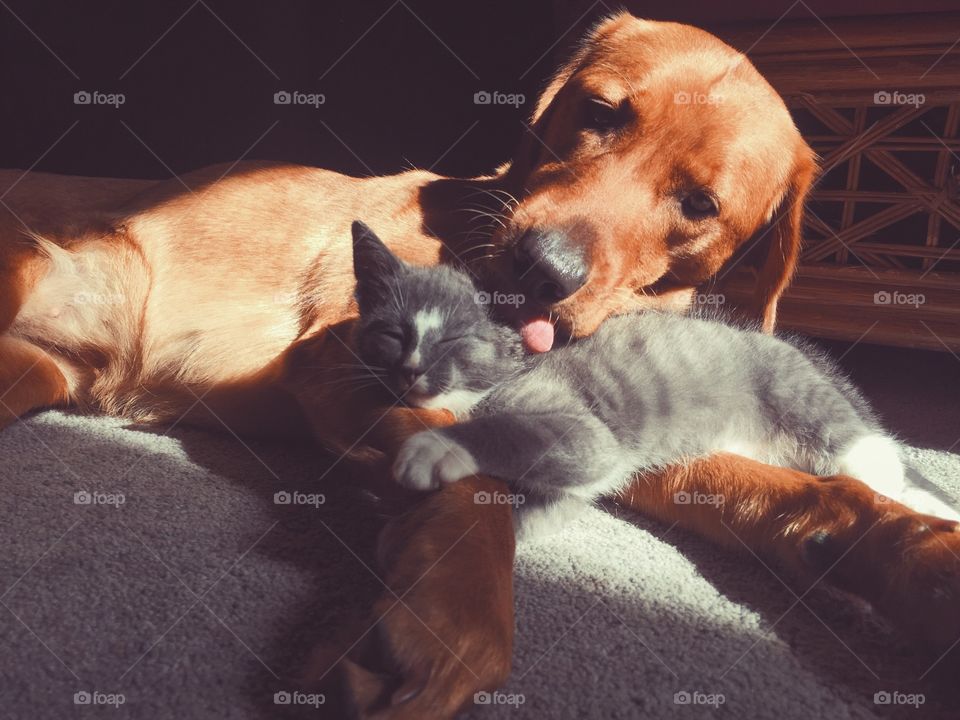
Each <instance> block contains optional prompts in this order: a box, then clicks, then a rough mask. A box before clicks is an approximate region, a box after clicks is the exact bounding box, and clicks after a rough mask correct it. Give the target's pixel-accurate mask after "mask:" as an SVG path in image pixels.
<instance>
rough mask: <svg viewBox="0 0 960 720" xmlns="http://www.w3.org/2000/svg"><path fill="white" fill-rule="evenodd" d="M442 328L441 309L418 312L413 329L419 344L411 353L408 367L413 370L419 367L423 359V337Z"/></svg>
mask: <svg viewBox="0 0 960 720" xmlns="http://www.w3.org/2000/svg"><path fill="white" fill-rule="evenodd" d="M441 327H443V313H441V312H440V308H430V309H429V310H417V312H416V314H415V315H414V316H413V328H414V330H416V331H417V344H416V345H415V346H414V348H413V352H412V353H410V357H409V359H408V360H407V362H406V364H407V365H409V366H410V367H412V368H416V367H419V365H420V361H421V359H422V358H421V355H420V341H421V340H423V336H424V335H426V334H427V333H428V332H430V331H431V330H439V329H440V328H441Z"/></svg>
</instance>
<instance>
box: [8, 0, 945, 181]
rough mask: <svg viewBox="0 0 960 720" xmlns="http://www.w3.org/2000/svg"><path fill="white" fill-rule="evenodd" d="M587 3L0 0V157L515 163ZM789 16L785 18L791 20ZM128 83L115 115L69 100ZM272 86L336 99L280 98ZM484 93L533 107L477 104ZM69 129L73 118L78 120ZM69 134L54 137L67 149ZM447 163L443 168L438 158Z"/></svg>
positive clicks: (728, 11)
mask: <svg viewBox="0 0 960 720" xmlns="http://www.w3.org/2000/svg"><path fill="white" fill-rule="evenodd" d="M628 4H629V6H630V9H631V10H632V11H633V12H634V13H635V14H638V15H641V16H647V17H655V18H659V19H675V20H683V21H686V22H692V23H695V24H699V25H702V26H705V27H708V28H713V29H716V28H717V26H718V25H723V24H726V23H731V22H742V21H747V22H749V21H754V22H758V23H760V27H759V29H758V33H759V32H761V31H762V30H763V28H765V27H769V25H770V24H771V23H772V22H773V21H775V20H776V19H777V18H780V17H781V16H782V15H784V13H787V15H786V17H787V18H803V17H807V18H809V17H810V10H808V9H807V6H809V7H810V8H812V9H813V10H815V11H816V12H817V14H818V15H820V16H823V17H831V16H837V15H849V14H853V13H864V12H869V13H872V14H873V13H881V12H891V11H896V10H900V11H903V10H904V9H906V10H908V11H911V12H916V11H919V10H921V9H927V10H931V9H932V10H935V9H947V8H948V7H949V6H951V4H952V5H955V0H954V1H953V2H951V0H926V2H925V3H921V5H924V7H919V6H918V5H917V3H914V4H912V5H911V6H910V7H908V8H906V7H905V3H904V2H902V0H883V1H882V2H878V3H872V4H871V6H870V8H869V9H868V8H865V7H863V6H862V4H861V3H856V2H853V1H852V0H845V2H840V3H837V2H835V1H827V0H819V1H818V0H810V2H808V3H807V4H806V6H805V5H803V4H798V3H796V2H794V1H793V0H744V1H742V2H734V3H723V4H719V3H713V2H705V1H703V0H697V1H696V2H631V3H628ZM617 7H619V5H617V4H614V3H605V2H593V3H592V4H591V2H589V1H588V0H508V1H505V0H489V1H486V2H453V1H450V0H446V1H443V2H437V1H425V0H403V2H397V1H396V0H361V1H357V2H351V3H337V2H317V1H310V0H280V1H279V2H248V1H243V0H202V1H201V0H171V1H169V2H153V3H142V2H131V1H130V0H108V1H103V0H95V1H93V2H77V1H76V0H74V1H72V2H62V1H55V2H54V1H50V0H4V3H3V4H0V67H2V68H3V72H2V76H0V93H2V105H0V127H2V129H3V137H4V138H5V140H4V141H3V142H2V143H0V167H18V168H24V169H26V168H30V167H34V169H36V170H45V171H51V172H62V173H69V174H85V175H105V176H116V177H149V178H163V177H168V176H169V175H170V173H171V172H176V173H178V174H179V173H182V172H185V171H187V170H191V169H194V168H197V167H200V166H203V165H207V164H210V163H214V162H234V161H235V160H237V159H239V158H241V157H247V158H258V159H273V160H286V161H294V162H299V163H304V164H311V165H319V166H323V167H329V168H333V169H337V170H340V171H344V172H348V173H352V174H360V175H366V174H371V173H390V172H396V171H398V170H400V169H401V168H403V167H404V166H408V165H410V164H412V165H416V166H418V167H431V166H434V165H435V164H436V169H437V170H438V171H440V172H444V173H449V174H476V173H481V172H486V171H489V170H490V169H492V168H493V167H495V166H496V165H497V164H499V163H500V162H502V161H504V160H506V159H507V158H508V157H509V156H510V155H511V152H512V150H513V148H514V146H515V144H516V142H517V140H518V139H519V137H520V135H521V133H522V132H523V128H522V125H521V122H522V120H524V119H525V118H526V117H527V115H528V114H529V112H530V106H531V104H532V102H533V99H534V97H535V96H536V93H537V91H538V89H539V88H540V87H541V86H542V84H543V82H544V81H545V79H546V78H547V77H548V76H549V74H550V72H551V71H552V70H553V69H554V67H555V66H556V64H557V62H558V60H559V59H560V57H561V56H562V55H563V54H564V53H565V52H566V51H567V49H568V48H569V45H570V44H571V43H572V42H573V41H574V40H575V39H576V38H577V37H578V35H579V34H580V33H581V31H582V29H583V27H584V26H585V25H586V24H588V23H589V22H590V21H592V20H593V19H595V18H597V17H598V16H600V15H602V14H604V13H606V12H609V11H610V10H611V9H616V8H617ZM788 10H789V12H787V11H788ZM79 90H87V91H93V90H98V91H100V92H105V93H118V92H119V93H123V94H124V95H125V96H126V102H125V104H124V105H122V106H121V107H120V108H119V109H114V108H113V107H110V106H98V107H97V106H89V105H79V106H78V105H75V104H74V102H73V95H74V93H75V92H77V91H79ZM278 90H300V91H302V92H307V93H323V94H324V95H325V96H326V103H325V104H324V105H322V106H321V107H319V109H314V108H312V107H309V106H299V107H292V106H277V105H274V103H273V94H274V93H275V92H276V91H278ZM479 90H499V91H502V92H506V93H523V94H524V95H525V96H526V98H527V103H526V104H525V105H524V106H522V107H520V108H519V109H516V108H513V107H510V106H489V105H487V106H478V105H475V104H474V102H473V95H474V93H475V92H477V91H479ZM75 122H76V125H74V123H75ZM58 139H59V141H58ZM438 161H439V162H438Z"/></svg>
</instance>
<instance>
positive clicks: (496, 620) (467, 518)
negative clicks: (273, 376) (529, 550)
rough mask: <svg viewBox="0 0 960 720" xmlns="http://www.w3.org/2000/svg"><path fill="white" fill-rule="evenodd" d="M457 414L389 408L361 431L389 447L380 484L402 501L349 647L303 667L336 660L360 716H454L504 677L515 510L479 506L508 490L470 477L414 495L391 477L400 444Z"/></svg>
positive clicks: (395, 719) (394, 501)
mask: <svg viewBox="0 0 960 720" xmlns="http://www.w3.org/2000/svg"><path fill="white" fill-rule="evenodd" d="M452 421H453V416H452V415H450V414H449V413H447V412H446V411H429V410H417V409H412V408H393V409H392V410H390V411H389V412H388V413H387V414H386V415H384V416H382V417H381V418H380V421H379V422H378V423H377V425H376V427H375V429H374V430H372V431H371V432H370V433H369V434H368V435H367V436H366V437H365V440H367V441H371V442H373V443H375V444H376V446H377V447H378V448H380V449H381V450H383V451H384V452H383V456H382V458H383V462H381V463H380V466H379V469H378V471H379V472H380V473H382V474H383V475H384V477H383V478H382V479H381V480H379V481H378V482H379V484H381V485H384V484H390V485H393V486H394V488H395V491H396V492H395V494H394V495H393V496H391V497H390V498H389V501H388V504H391V505H394V506H399V508H398V509H397V510H396V512H397V516H396V517H394V519H392V520H391V521H389V522H388V523H387V525H386V526H385V527H384V529H383V530H382V531H381V534H380V538H379V543H378V565H379V568H378V574H380V576H381V579H382V581H383V583H384V585H385V587H386V591H385V592H384V593H383V594H382V595H381V597H380V598H379V599H378V600H377V602H376V603H375V605H374V608H373V614H372V616H370V617H367V618H364V620H363V621H362V622H360V623H358V624H357V625H356V626H355V630H356V632H355V633H354V636H353V637H348V638H347V640H348V642H347V646H348V648H349V650H348V651H347V652H343V650H335V649H331V648H322V649H320V651H319V652H318V654H317V660H318V662H317V663H315V667H312V668H308V671H307V680H308V682H309V681H311V680H319V679H321V678H323V677H324V676H328V674H332V673H331V671H330V662H329V658H330V657H331V656H332V657H333V659H337V658H339V659H340V660H339V663H338V665H337V667H336V670H335V672H336V673H337V674H338V675H339V677H340V679H341V681H342V687H341V688H340V691H341V693H342V694H343V695H345V696H346V697H345V698H343V699H344V701H345V704H346V705H347V707H349V708H350V710H351V711H352V712H353V713H354V714H355V715H356V716H358V717H362V718H384V719H385V718H390V719H391V720H401V719H403V718H411V719H414V718H415V719H417V720H419V718H426V717H429V718H437V720H442V719H443V718H449V717H453V715H454V714H455V713H456V711H457V710H458V709H459V708H460V707H462V706H463V705H464V704H465V703H467V702H469V701H470V699H471V698H472V697H473V695H474V693H476V692H479V691H481V690H493V689H495V688H496V687H498V686H500V685H501V684H502V683H503V682H504V681H505V680H506V678H507V676H508V675H509V672H510V663H511V656H512V652H513V555H514V534H513V524H512V517H511V511H510V508H509V507H508V506H506V505H496V504H490V503H486V502H484V501H483V498H484V497H487V496H490V495H492V494H494V493H506V492H507V487H506V485H504V484H503V483H501V482H498V481H494V480H491V479H487V478H481V477H472V478H465V479H464V480H462V481H461V482H459V483H456V484H454V485H452V486H450V487H447V488H445V489H443V490H442V491H439V492H433V493H418V492H411V491H406V490H403V489H402V488H400V487H399V486H397V485H396V484H395V483H394V482H393V480H392V478H389V477H387V473H388V471H389V467H390V464H391V461H392V456H393V455H394V454H395V452H396V450H397V449H398V448H399V447H400V445H401V444H402V442H403V440H405V439H407V438H409V437H410V436H412V435H413V434H415V433H417V432H419V431H422V430H423V429H424V428H425V427H437V426H440V425H447V424H450V423H451V422H452ZM371 472H374V470H373V468H372V467H371ZM404 509H405V512H404ZM350 643H353V645H350Z"/></svg>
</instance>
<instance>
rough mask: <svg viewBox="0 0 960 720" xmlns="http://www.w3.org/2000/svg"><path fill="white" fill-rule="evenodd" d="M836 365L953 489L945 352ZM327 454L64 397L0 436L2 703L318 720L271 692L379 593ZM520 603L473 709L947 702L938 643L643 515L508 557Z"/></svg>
mask: <svg viewBox="0 0 960 720" xmlns="http://www.w3.org/2000/svg"><path fill="white" fill-rule="evenodd" d="M833 349H834V350H835V351H836V352H837V354H840V353H841V352H843V348H842V347H839V346H837V347H835V348H833ZM844 364H846V365H848V366H849V368H850V369H851V371H852V372H853V374H854V375H855V377H856V379H857V380H858V381H859V382H860V383H861V384H862V385H863V386H864V387H865V389H866V391H867V393H868V395H870V397H871V398H872V399H873V400H874V402H875V404H876V406H877V407H878V409H879V410H880V412H881V413H882V414H883V415H884V416H885V418H886V420H887V423H888V425H889V426H890V427H892V428H893V429H894V430H896V431H897V432H898V433H899V434H900V436H901V437H903V438H904V439H905V440H907V441H909V442H910V443H912V444H913V445H915V446H917V449H914V450H912V451H911V455H912V457H913V459H914V461H915V462H916V464H917V465H918V466H919V467H921V468H923V471H924V473H925V474H926V475H927V476H928V477H929V478H930V479H931V480H932V481H933V482H935V483H936V484H937V485H939V486H940V487H941V488H943V489H944V490H945V491H946V492H947V493H948V494H949V495H950V496H952V498H954V500H955V501H956V500H957V499H960V455H958V454H956V453H955V452H950V451H949V449H950V448H951V447H952V446H953V444H954V443H955V442H956V441H957V440H958V436H960V410H958V407H960V402H958V401H960V383H958V377H960V372H958V370H960V366H958V365H957V363H956V361H955V359H954V358H952V357H950V356H949V355H946V354H943V355H934V354H926V353H911V352H905V351H895V350H888V349H882V348H871V347H866V346H860V347H857V348H855V349H854V350H853V351H852V352H849V354H848V355H847V356H846V357H845V358H844ZM921 368H922V370H921ZM953 449H954V450H956V449H957V448H956V447H954V448H953ZM330 463H331V461H330V460H329V459H327V458H324V457H322V456H320V455H318V454H316V453H313V452H310V451H308V450H306V449H302V448H301V449H296V448H289V447H284V446H282V445H277V444H269V443H264V442H251V443H244V442H241V441H240V440H239V439H237V438H235V437H233V436H231V435H229V434H226V433H225V434H223V435H220V436H217V435H213V434H209V433H204V432H199V431H193V430H189V429H184V428H175V429H174V430H172V431H170V432H168V433H165V434H160V433H156V432H149V431H144V430H143V429H133V428H127V427H125V426H124V423H122V422H119V421H116V420H111V419H102V418H100V419H91V418H83V417H78V416H74V415H70V414H67V413H61V412H46V413H42V414H39V415H36V416H34V417H33V418H31V419H29V420H28V421H27V422H24V423H21V424H19V425H16V426H14V427H12V428H10V429H8V430H6V431H5V432H3V433H2V434H0V482H2V484H0V488H2V492H0V522H2V528H3V530H2V532H3V553H2V555H0V591H2V593H3V594H2V596H0V604H2V607H0V638H2V646H0V703H2V704H0V717H4V718H7V717H9V718H27V719H30V720H41V719H46V718H58V719H59V718H65V717H92V716H94V715H99V716H104V717H114V718H124V717H133V718H170V717H183V718H262V717H291V718H299V717H326V716H329V713H328V712H326V711H325V709H324V707H323V706H318V707H314V706H313V705H311V703H319V698H315V697H311V696H308V695H283V694H281V695H279V696H276V695H275V694H276V693H293V692H294V690H296V686H295V685H294V684H293V680H292V679H293V678H295V677H296V676H297V675H298V673H299V672H300V669H301V668H302V665H303V662H304V659H305V658H306V657H307V655H308V653H309V652H310V650H311V648H312V646H313V645H314V644H315V643H317V642H322V641H323V640H324V639H325V638H329V637H331V636H332V634H333V633H334V632H335V631H336V629H337V627H338V623H340V622H342V620H343V618H344V617H346V616H347V615H349V614H352V613H354V612H355V611H356V608H357V607H360V606H363V605H364V604H366V603H368V602H369V601H370V600H371V599H372V598H373V597H374V596H375V595H376V593H377V591H378V590H379V589H380V585H379V582H378V581H377V579H376V578H375V577H374V576H373V575H372V574H371V573H370V572H369V571H368V569H367V568H366V567H365V564H372V549H373V529H374V528H375V527H376V525H377V523H376V521H375V519H373V518H370V517H365V516H364V515H363V514H362V513H358V512H357V510H356V508H357V494H356V491H355V490H354V489H352V488H350V487H348V486H345V483H343V482H338V473H339V472H340V470H339V468H337V467H333V468H332V469H331V468H330ZM78 493H80V494H78ZM83 493H86V494H83ZM277 493H288V494H289V497H290V498H292V501H291V502H289V503H283V502H277V501H276V500H277V495H276V494H277ZM320 493H322V494H323V498H322V500H323V502H322V503H321V502H320V500H321V498H320V497H319V496H318V495H319V494H320ZM287 497H288V496H286V495H280V496H279V499H280V500H283V499H286V498H287ZM516 596H517V600H516V602H517V641H516V653H515V662H514V671H513V676H512V677H511V679H510V681H509V683H508V684H507V686H506V687H505V688H503V690H502V691H501V692H500V693H498V694H497V695H495V696H492V697H486V698H479V700H480V703H478V705H477V706H476V707H473V708H471V709H470V710H469V711H468V712H467V713H466V716H467V717H470V718H585V717H596V718H641V717H649V718H660V717H670V718H673V717H680V718H682V717H691V718H698V717H729V718H775V719H776V720H791V719H793V718H797V719H798V720H799V719H803V720H807V719H808V718H811V717H813V718H816V717H823V718H875V717H882V718H887V717H893V718H900V717H904V718H956V717H960V690H958V688H957V684H956V681H955V678H956V677H957V669H958V663H957V658H956V657H955V655H957V654H958V653H952V654H950V655H948V656H947V657H946V658H944V659H941V660H939V661H938V659H937V658H936V657H935V656H929V655H924V654H922V653H918V652H915V651H913V650H911V649H910V648H909V647H908V646H907V645H906V644H904V643H903V641H902V640H900V639H899V638H898V637H897V636H896V635H895V634H893V633H891V632H890V630H889V629H888V628H886V627H885V626H884V624H883V623H882V622H880V621H879V620H877V619H876V618H874V617H873V616H871V615H870V614H869V613H868V612H866V611H865V610H864V609H863V608H862V607H860V606H859V605H857V604H855V603H852V602H850V600H849V599H847V598H844V597H842V596H840V595H838V594H835V593H832V592H831V591H829V590H828V589H827V588H825V587H820V586H818V587H815V588H814V589H813V590H811V591H810V592H809V593H808V594H806V595H802V596H801V598H800V600H799V601H798V598H797V597H796V596H795V595H794V594H793V593H792V592H791V591H790V590H789V589H788V588H787V587H786V586H785V585H784V584H783V583H781V582H780V580H779V579H778V578H777V576H776V574H775V573H774V572H773V571H772V570H770V569H768V568H766V567H765V566H764V565H762V564H761V563H760V562H759V561H758V560H756V559H755V558H753V557H751V556H749V555H742V556H738V555H735V554H732V553H730V552H726V551H721V550H719V549H717V548H714V547H712V546H711V545H709V544H707V543H705V542H703V541H701V540H699V539H698V538H696V537H693V536H691V535H689V534H686V533H684V532H682V531H680V530H678V529H676V528H670V527H667V526H664V525H661V524H658V523H655V522H651V521H649V520H646V519H644V518H641V517H634V516H623V514H622V513H621V514H620V516H617V515H616V514H615V512H614V511H610V512H607V511H604V510H601V509H597V510H594V511H591V512H590V514H589V516H588V517H585V518H584V519H582V520H580V521H578V522H577V523H575V524H574V525H573V526H571V527H570V528H569V529H568V530H567V531H566V532H565V533H563V534H562V535H559V536H555V537H552V538H548V539H544V540H542V541H539V542H537V543H532V544H529V545H526V546H523V547H521V548H520V549H519V551H518V558H517V566H516ZM883 692H886V693H890V695H889V696H887V695H880V696H877V699H879V700H881V701H882V700H884V699H885V698H887V697H889V698H890V699H891V701H892V702H891V703H890V704H884V703H883V702H880V703H877V702H875V693H883ZM78 693H79V695H78ZM275 697H278V698H279V699H280V700H285V699H287V698H289V699H290V700H291V702H290V704H282V703H281V704H277V703H276V702H275ZM121 700H122V704H119V706H118V703H120V701H121ZM485 700H486V701H488V702H486V704H484V702H483V701H485ZM921 700H922V702H923V704H922V705H920V706H919V707H916V705H917V704H918V703H920V701H921ZM684 701H686V702H684ZM911 702H912V703H913V705H911V704H904V703H911Z"/></svg>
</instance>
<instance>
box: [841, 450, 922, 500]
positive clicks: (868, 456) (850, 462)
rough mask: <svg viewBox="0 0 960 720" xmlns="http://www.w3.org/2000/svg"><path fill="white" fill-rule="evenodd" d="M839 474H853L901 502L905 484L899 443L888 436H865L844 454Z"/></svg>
mask: <svg viewBox="0 0 960 720" xmlns="http://www.w3.org/2000/svg"><path fill="white" fill-rule="evenodd" d="M838 465H839V467H840V472H842V473H844V474H845V475H851V476H853V477H855V478H857V479H858V480H862V481H863V482H864V483H866V484H867V485H869V486H870V487H872V488H873V489H874V490H876V491H877V492H879V493H882V494H883V495H886V496H887V497H890V498H893V499H894V500H899V499H900V498H901V497H902V495H903V491H904V488H905V487H906V482H905V480H904V469H903V461H902V460H901V459H900V451H899V449H898V448H897V443H896V442H894V440H893V439H892V438H889V437H886V436H885V435H865V436H863V437H861V438H858V439H857V440H855V441H854V442H853V443H851V444H850V446H849V447H848V448H847V449H846V450H844V451H843V453H841V455H840V458H839V460H838Z"/></svg>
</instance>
